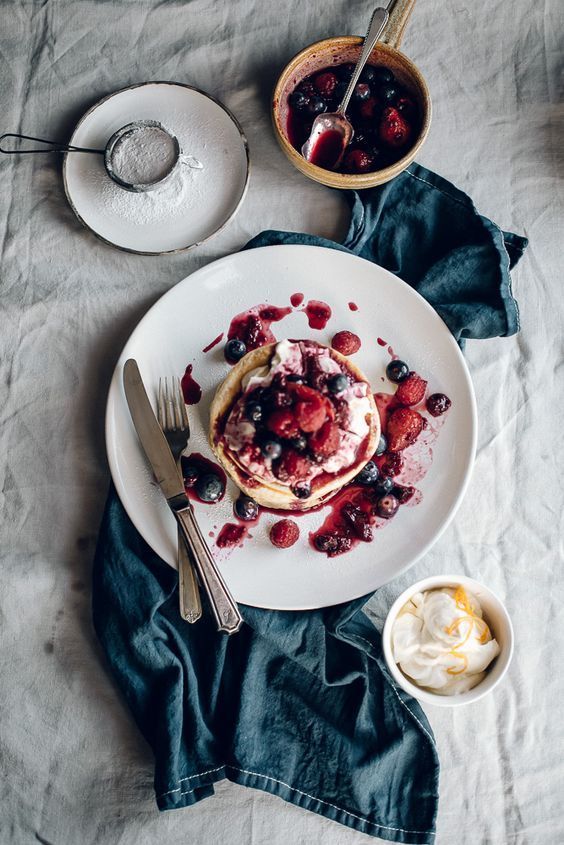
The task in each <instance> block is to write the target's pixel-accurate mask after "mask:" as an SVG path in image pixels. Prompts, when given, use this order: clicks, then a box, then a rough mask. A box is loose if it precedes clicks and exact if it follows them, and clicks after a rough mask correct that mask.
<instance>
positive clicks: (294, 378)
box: [286, 373, 305, 384]
mask: <svg viewBox="0 0 564 845" xmlns="http://www.w3.org/2000/svg"><path fill="white" fill-rule="evenodd" d="M304 380H305V376H300V375H298V373H290V374H289V375H287V376H286V381H291V382H294V383H296V384H300V383H301V382H303V381H304Z"/></svg>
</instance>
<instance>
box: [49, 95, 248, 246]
mask: <svg viewBox="0 0 564 845" xmlns="http://www.w3.org/2000/svg"><path fill="white" fill-rule="evenodd" d="M136 120H157V121H160V123H162V124H163V126H165V127H166V128H167V129H170V130H171V131H172V132H173V133H174V134H175V135H176V137H177V138H178V141H179V143H180V147H181V150H182V152H183V153H185V154H186V155H192V156H194V157H195V158H197V159H198V161H200V162H201V163H202V165H203V169H202V170H193V169H190V168H188V167H186V166H185V165H182V166H181V171H180V170H179V171H178V172H175V174H173V176H172V177H171V180H170V183H167V184H166V185H163V186H162V187H161V188H160V189H159V190H160V191H162V192H163V198H162V200H160V199H159V197H158V194H157V193H156V192H155V191H150V192H147V193H137V194H136V193H131V192H129V191H126V190H124V189H123V188H120V187H119V185H116V183H115V182H113V181H112V179H110V177H109V176H108V174H107V173H106V170H105V168H104V160H103V156H101V155H100V156H98V155H95V154H94V155H93V154H88V153H67V154H65V159H64V164H63V179H64V184H65V191H66V194H67V198H68V200H69V202H70V204H71V207H72V208H73V210H74V212H75V213H76V215H77V217H78V218H79V220H80V221H81V222H82V223H84V225H85V226H87V227H88V228H89V229H91V230H92V231H93V232H94V233H95V234H96V235H98V237H100V238H102V240H104V241H106V242H107V243H110V244H112V245H113V246H117V247H119V248H120V249H124V250H127V251H129V252H137V253H141V254H144V255H154V254H162V253H166V252H179V251H182V250H185V249H190V248H191V247H194V246H197V245H198V244H201V243H202V242H203V241H205V240H207V239H208V238H210V237H211V236H212V235H214V234H216V233H217V232H218V231H220V229H222V228H223V226H225V224H226V223H227V222H228V221H229V220H231V218H232V217H233V216H234V215H235V214H236V212H237V211H238V209H239V207H240V205H241V203H242V201H243V199H244V196H245V192H246V190H247V184H248V176H249V158H248V147H247V141H246V138H245V136H244V134H243V131H242V129H241V127H240V126H239V124H238V123H237V121H236V119H235V118H234V117H233V115H232V114H231V113H230V112H229V111H228V110H227V109H226V108H225V106H223V105H222V104H221V103H219V102H218V101H217V100H214V99H213V98H212V97H210V96H209V95H208V94H205V93H204V92H203V91H199V90H198V89H196V88H192V87H190V86H189V85H181V84H179V83H176V82H147V83H143V84H141V85H133V86H131V87H130V88H124V89H123V90H121V91H116V93H115V94H111V95H110V96H109V97H105V98H104V99H103V100H100V102H99V103H96V105H94V106H93V107H92V108H91V109H89V111H87V112H86V114H85V115H84V116H83V117H82V118H81V120H80V121H79V123H78V125H77V127H76V129H75V130H74V133H73V135H72V138H71V139H70V142H69V143H70V144H72V145H74V146H78V147H88V148H91V149H103V148H105V146H106V143H107V142H108V139H109V138H110V137H111V135H113V133H114V132H116V131H117V130H118V129H120V128H121V127H122V126H125V125H127V124H128V123H132V122H133V121H136Z"/></svg>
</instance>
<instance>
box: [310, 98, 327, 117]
mask: <svg viewBox="0 0 564 845" xmlns="http://www.w3.org/2000/svg"><path fill="white" fill-rule="evenodd" d="M326 110H327V103H326V102H325V100H324V99H323V97H310V99H309V103H308V104H307V112H308V114H312V115H317V114H323V112H324V111H326Z"/></svg>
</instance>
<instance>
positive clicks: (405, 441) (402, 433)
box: [387, 408, 423, 452]
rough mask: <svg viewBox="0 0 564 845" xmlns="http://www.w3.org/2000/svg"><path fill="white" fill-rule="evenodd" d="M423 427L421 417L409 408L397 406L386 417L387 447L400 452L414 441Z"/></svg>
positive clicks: (391, 450)
mask: <svg viewBox="0 0 564 845" xmlns="http://www.w3.org/2000/svg"><path fill="white" fill-rule="evenodd" d="M422 428H423V417H422V416H421V414H418V413H417V411H412V410H411V408H397V409H396V410H395V411H393V412H392V413H391V414H390V416H389V418H388V430H387V437H388V449H389V451H390V452H401V450H402V449H406V448H407V447H408V446H411V444H412V443H415V441H416V440H417V438H418V437H419V435H420V434H421V430H422Z"/></svg>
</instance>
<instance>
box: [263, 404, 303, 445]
mask: <svg viewBox="0 0 564 845" xmlns="http://www.w3.org/2000/svg"><path fill="white" fill-rule="evenodd" d="M266 427H267V429H268V430H269V431H273V432H274V434H277V435H278V437H282V438H285V439H288V438H290V437H297V436H298V434H299V433H300V429H299V426H298V423H297V422H296V418H295V416H294V415H293V413H292V411H290V409H289V408H279V409H278V410H277V411H273V412H272V413H271V414H270V416H269V418H268V419H267V421H266Z"/></svg>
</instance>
